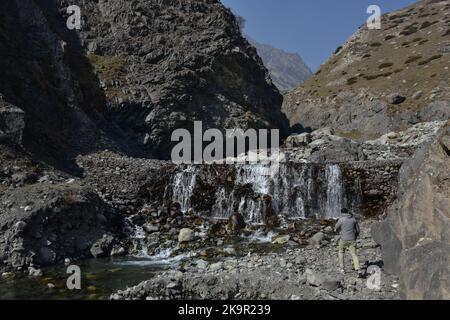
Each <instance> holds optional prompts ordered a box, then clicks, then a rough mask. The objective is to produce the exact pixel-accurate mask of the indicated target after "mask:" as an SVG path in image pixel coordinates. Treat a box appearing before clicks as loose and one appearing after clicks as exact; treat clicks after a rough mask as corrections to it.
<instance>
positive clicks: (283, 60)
mask: <svg viewBox="0 0 450 320" xmlns="http://www.w3.org/2000/svg"><path fill="white" fill-rule="evenodd" d="M249 41H250V43H251V44H252V45H253V46H255V48H256V51H258V54H259V56H260V57H261V59H262V60H263V62H264V65H265V66H266V67H267V69H268V70H269V73H270V77H271V78H272V81H273V83H274V84H275V86H276V87H277V88H278V89H279V90H280V91H281V92H285V93H287V92H289V91H291V90H293V89H295V88H297V87H298V86H300V85H301V84H303V83H304V82H305V81H306V80H308V79H309V77H311V76H312V71H311V69H310V68H309V67H308V66H307V65H306V64H305V62H304V61H303V59H302V57H300V55H299V54H298V53H288V52H285V51H283V50H281V49H277V48H274V47H273V46H271V45H268V44H261V43H258V42H256V41H254V40H251V39H250V40H249Z"/></svg>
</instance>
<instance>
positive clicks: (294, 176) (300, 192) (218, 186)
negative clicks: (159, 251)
mask: <svg viewBox="0 0 450 320" xmlns="http://www.w3.org/2000/svg"><path fill="white" fill-rule="evenodd" d="M205 168H206V167H203V166H198V167H195V166H188V167H183V168H182V169H181V170H180V171H179V172H177V173H176V174H175V175H174V178H173V186H172V190H173V194H172V200H173V201H175V202H178V203H180V205H181V209H182V211H184V212H186V211H187V210H189V209H190V208H191V206H193V204H192V203H191V199H192V196H193V195H194V193H195V192H196V188H197V179H200V177H202V176H203V177H204V176H205V174H206V175H208V177H210V178H211V180H212V181H213V183H214V184H215V187H214V188H215V191H214V194H213V195H212V199H213V204H212V206H211V208H210V209H208V210H207V212H209V215H210V216H211V217H214V218H218V219H227V218H228V217H230V216H231V215H232V214H233V213H234V212H239V213H241V214H242V215H243V216H244V218H245V219H246V220H247V221H249V222H252V223H262V222H263V220H264V212H263V211H264V203H263V201H262V196H264V195H270V196H271V197H272V206H273V209H274V211H275V212H277V213H278V214H281V215H284V216H285V217H287V218H288V219H301V218H306V217H308V216H311V215H316V216H319V217H325V218H328V219H334V218H338V217H339V215H340V211H341V208H342V206H343V205H344V204H345V202H346V200H345V197H344V185H343V180H342V172H341V169H340V167H339V165H327V166H326V167H325V168H324V167H323V166H320V165H315V164H291V163H283V164H280V165H279V166H277V167H276V168H275V169H276V170H274V167H271V166H270V165H269V164H245V165H243V164H236V165H234V166H229V168H231V169H232V170H234V172H235V178H234V180H232V182H230V181H229V183H220V182H219V180H220V179H219V175H218V174H217V173H216V174H215V173H213V172H217V171H216V170H215V169H214V170H207V169H205ZM201 170H204V171H201ZM319 177H321V178H319ZM230 183H231V185H230ZM203 184H204V183H203ZM214 188H213V189H214ZM197 195H198V194H197ZM197 198H198V197H197Z"/></svg>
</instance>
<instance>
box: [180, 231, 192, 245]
mask: <svg viewBox="0 0 450 320" xmlns="http://www.w3.org/2000/svg"><path fill="white" fill-rule="evenodd" d="M192 240H194V231H193V230H192V229H189V228H183V229H181V230H180V233H179V234H178V242H179V243H186V242H190V241H192Z"/></svg>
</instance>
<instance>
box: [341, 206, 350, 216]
mask: <svg viewBox="0 0 450 320" xmlns="http://www.w3.org/2000/svg"><path fill="white" fill-rule="evenodd" d="M341 214H342V215H343V216H345V215H349V216H352V214H351V213H350V212H349V211H348V209H347V208H342V209H341Z"/></svg>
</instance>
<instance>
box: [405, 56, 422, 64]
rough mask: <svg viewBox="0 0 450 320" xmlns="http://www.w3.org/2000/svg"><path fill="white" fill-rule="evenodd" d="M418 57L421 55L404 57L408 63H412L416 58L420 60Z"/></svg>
mask: <svg viewBox="0 0 450 320" xmlns="http://www.w3.org/2000/svg"><path fill="white" fill-rule="evenodd" d="M420 59H422V56H420V55H417V56H411V57H408V59H406V61H405V64H410V63H413V62H415V61H417V60H420Z"/></svg>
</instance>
